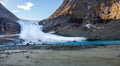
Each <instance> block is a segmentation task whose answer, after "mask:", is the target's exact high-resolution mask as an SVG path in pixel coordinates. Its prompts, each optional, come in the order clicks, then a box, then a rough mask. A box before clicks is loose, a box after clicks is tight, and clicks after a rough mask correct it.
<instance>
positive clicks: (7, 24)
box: [0, 3, 20, 35]
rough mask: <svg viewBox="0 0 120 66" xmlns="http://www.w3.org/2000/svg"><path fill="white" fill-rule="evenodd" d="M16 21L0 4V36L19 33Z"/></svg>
mask: <svg viewBox="0 0 120 66" xmlns="http://www.w3.org/2000/svg"><path fill="white" fill-rule="evenodd" d="M17 20H18V18H17V17H16V16H15V15H14V14H12V13H11V12H10V11H9V10H7V9H6V8H5V7H4V6H3V5H2V4H1V3H0V35H10V34H17V33H19V32H20V25H19V24H18V23H17V22H16V21H17Z"/></svg>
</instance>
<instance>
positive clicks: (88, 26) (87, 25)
mask: <svg viewBox="0 0 120 66" xmlns="http://www.w3.org/2000/svg"><path fill="white" fill-rule="evenodd" d="M85 27H87V28H88V29H90V28H91V27H93V28H96V26H95V25H92V24H90V23H88V24H86V25H85Z"/></svg>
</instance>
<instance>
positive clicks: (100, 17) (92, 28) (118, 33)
mask: <svg viewBox="0 0 120 66" xmlns="http://www.w3.org/2000/svg"><path fill="white" fill-rule="evenodd" d="M119 19H120V0H64V1H63V3H62V5H61V6H60V7H59V8H58V9H57V10H56V11H55V12H54V13H53V14H52V15H51V16H50V17H49V18H48V19H45V20H43V21H41V22H43V24H44V26H45V27H44V29H43V30H44V32H50V31H55V32H56V34H60V35H65V36H81V37H88V38H89V39H101V40H113V39H114V40H115V39H120V20H119ZM41 22H40V23H41Z"/></svg>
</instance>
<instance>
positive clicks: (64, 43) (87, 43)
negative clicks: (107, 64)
mask: <svg viewBox="0 0 120 66" xmlns="http://www.w3.org/2000/svg"><path fill="white" fill-rule="evenodd" d="M44 44H46V45H47V44H48V45H49V44H52V45H101V44H103V45H112V44H117V45H119V44H120V40H115V41H80V42H51V43H44ZM35 45H39V44H35ZM6 46H14V45H13V44H11V43H10V44H1V45H0V47H6ZM17 46H24V45H23V44H17Z"/></svg>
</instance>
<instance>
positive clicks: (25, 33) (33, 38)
mask: <svg viewBox="0 0 120 66" xmlns="http://www.w3.org/2000/svg"><path fill="white" fill-rule="evenodd" d="M17 22H18V23H19V24H20V25H21V33H20V34H19V37H20V38H21V39H23V40H24V44H27V43H32V44H36V43H39V44H42V43H49V42H72V41H83V40H86V39H87V38H85V37H65V36H59V35H55V34H51V33H44V32H43V31H42V28H43V26H42V25H38V21H30V20H22V19H20V20H19V21H17Z"/></svg>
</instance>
